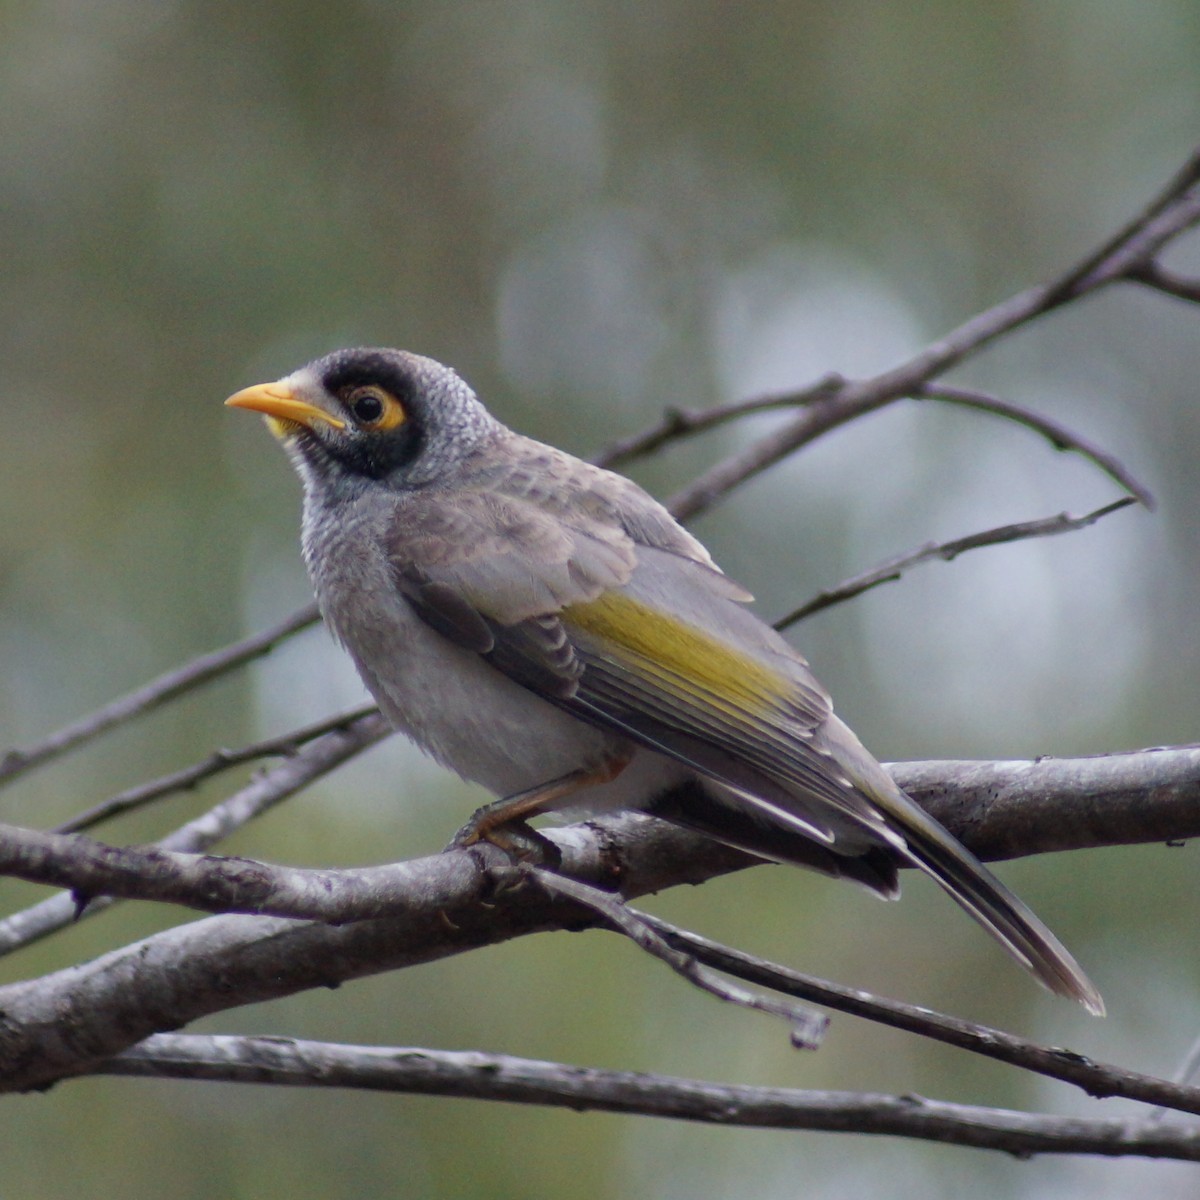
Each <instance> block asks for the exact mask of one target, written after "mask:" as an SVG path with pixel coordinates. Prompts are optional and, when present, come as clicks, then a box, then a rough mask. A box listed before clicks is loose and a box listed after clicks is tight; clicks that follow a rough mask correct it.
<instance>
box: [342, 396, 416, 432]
mask: <svg viewBox="0 0 1200 1200" xmlns="http://www.w3.org/2000/svg"><path fill="white" fill-rule="evenodd" d="M343 403H344V404H345V405H346V407H347V408H348V409H349V410H350V412H351V414H352V415H353V417H354V419H355V420H356V421H357V422H358V424H359V425H360V426H361V427H362V428H363V429H369V430H371V431H372V432H373V433H386V432H387V431H388V430H389V429H397V428H399V427H400V426H401V425H403V424H404V422H405V421H407V420H408V413H407V412H406V411H405V408H404V405H403V404H401V403H400V401H399V400H397V399H396V397H395V396H393V395H392V393H391V392H389V391H387V390H386V389H385V388H381V387H376V386H375V385H374V384H366V385H364V386H363V387H356V388H354V390H353V391H351V392H350V394H349V395H348V396H347V397H346V398H345V400H344V401H343ZM376 412H377V413H378V415H374V414H375V413H376Z"/></svg>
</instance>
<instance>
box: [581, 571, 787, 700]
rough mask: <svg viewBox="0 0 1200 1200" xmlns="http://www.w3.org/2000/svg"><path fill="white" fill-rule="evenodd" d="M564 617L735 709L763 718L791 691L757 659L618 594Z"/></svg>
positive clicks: (589, 604) (782, 679)
mask: <svg viewBox="0 0 1200 1200" xmlns="http://www.w3.org/2000/svg"><path fill="white" fill-rule="evenodd" d="M561 615H562V617H563V618H564V619H565V620H566V621H568V622H569V623H571V624H573V625H575V626H577V627H578V628H579V629H581V630H582V631H583V632H585V633H588V634H591V635H592V636H593V637H595V638H599V639H602V640H604V641H606V642H609V643H611V644H613V645H614V646H619V647H621V648H622V649H624V650H626V651H628V652H629V653H631V654H633V655H635V656H637V657H639V658H642V659H644V660H646V662H647V663H649V664H652V665H653V666H654V667H657V668H660V669H662V670H665V671H668V672H670V673H671V674H673V675H675V676H677V677H678V678H679V679H680V680H681V681H683V682H684V683H685V684H686V685H687V687H688V690H693V689H695V690H703V691H706V692H708V693H709V694H710V695H711V696H712V697H713V698H714V699H718V698H719V700H720V701H723V702H725V704H728V705H730V706H732V707H737V708H744V709H746V710H748V711H750V712H752V713H763V712H766V711H769V710H771V709H774V708H776V707H777V705H778V703H779V702H780V701H781V700H785V699H786V698H787V697H788V696H789V695H790V694H791V693H792V690H793V684H792V682H791V680H789V679H788V678H787V676H785V675H782V674H780V673H779V672H778V671H773V670H771V669H770V668H769V667H766V666H764V665H763V664H762V663H761V662H760V661H758V660H757V659H755V658H751V657H750V656H749V655H746V654H741V653H739V652H738V651H737V650H733V649H731V648H730V647H729V646H728V645H726V644H725V643H723V642H721V641H719V640H718V639H717V638H715V637H713V636H711V635H710V634H707V633H704V632H703V631H701V630H699V629H697V628H696V627H695V626H693V625H688V624H685V623H684V622H682V621H679V620H676V619H675V618H674V617H672V616H670V615H668V614H666V613H661V612H658V611H657V610H655V609H653V608H651V607H650V606H649V605H647V604H643V603H641V602H640V601H637V600H633V599H630V597H628V596H624V595H622V594H621V593H620V592H605V593H604V595H602V596H600V597H599V598H598V599H596V600H592V601H589V602H588V603H586V604H571V605H568V606H567V607H566V608H564V609H563V610H562V614H561ZM724 706H725V705H724V704H721V705H720V707H724Z"/></svg>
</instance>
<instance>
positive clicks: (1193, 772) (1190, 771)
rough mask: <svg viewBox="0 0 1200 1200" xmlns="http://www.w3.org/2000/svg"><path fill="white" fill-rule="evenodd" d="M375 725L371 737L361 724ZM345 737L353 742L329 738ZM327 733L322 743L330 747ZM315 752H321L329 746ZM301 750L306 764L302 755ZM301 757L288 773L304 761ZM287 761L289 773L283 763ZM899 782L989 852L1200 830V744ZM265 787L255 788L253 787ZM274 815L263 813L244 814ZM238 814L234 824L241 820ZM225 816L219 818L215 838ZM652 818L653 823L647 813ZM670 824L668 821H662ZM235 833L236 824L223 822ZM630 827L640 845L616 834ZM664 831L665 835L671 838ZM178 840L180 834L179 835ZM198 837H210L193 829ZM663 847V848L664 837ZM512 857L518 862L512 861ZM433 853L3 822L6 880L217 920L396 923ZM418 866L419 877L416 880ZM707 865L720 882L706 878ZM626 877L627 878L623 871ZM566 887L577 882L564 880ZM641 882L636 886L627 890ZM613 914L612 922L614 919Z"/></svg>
mask: <svg viewBox="0 0 1200 1200" xmlns="http://www.w3.org/2000/svg"><path fill="white" fill-rule="evenodd" d="M362 726H365V729H363V728H361V727H362ZM381 726H382V718H380V717H377V716H370V717H363V718H360V722H359V725H358V726H355V727H351V730H350V731H344V732H345V734H346V735H348V736H347V737H346V740H345V741H343V742H341V743H340V744H339V745H337V746H335V747H323V749H329V750H330V751H331V753H329V754H327V755H326V756H325V757H323V758H322V759H320V760H319V761H320V769H321V770H328V769H330V767H331V766H332V765H335V763H336V761H338V759H339V757H340V758H344V757H346V756H347V755H348V754H350V753H352V752H354V751H355V750H357V749H358V748H360V744H361V743H360V741H358V740H356V738H355V736H354V735H355V734H357V735H358V737H359V738H362V737H366V738H371V737H376V736H381V733H382V731H381V728H380V727H381ZM325 736H326V738H338V737H340V736H343V735H341V734H337V733H335V734H327V735H325ZM323 741H324V739H322V742H323ZM314 745H321V743H320V742H318V743H315V744H314ZM298 758H299V756H297V759H298ZM297 759H291V760H288V762H287V763H286V764H282V767H288V766H293V765H295V764H296V763H297ZM282 767H281V768H280V769H282ZM315 769H316V768H315V767H314V765H313V763H312V762H306V763H304V764H301V769H300V770H295V771H293V772H290V773H288V774H287V775H286V776H285V777H284V778H285V780H286V784H285V783H284V782H281V781H280V780H278V779H276V780H274V781H273V782H272V785H271V786H270V787H269V788H265V789H261V790H260V792H259V793H258V795H259V797H260V799H261V797H262V796H264V795H265V796H266V797H267V798H269V802H276V801H277V799H278V798H279V795H280V793H281V791H282V790H283V789H284V787H285V786H286V787H287V788H291V789H292V790H294V789H295V787H297V786H300V785H301V781H303V782H307V780H308V778H310V777H311V776H312V773H313V771H314V770H315ZM890 769H891V770H892V774H893V776H894V777H895V778H896V780H897V782H898V783H899V784H900V786H901V787H903V788H904V789H905V790H906V791H907V792H908V793H909V794H910V795H911V796H913V798H914V799H916V800H917V801H918V802H919V803H921V804H922V805H923V806H924V807H925V808H927V809H928V811H929V812H931V813H932V814H933V815H934V816H935V817H936V818H937V819H938V820H939V821H940V822H941V823H942V824H943V825H944V826H945V827H946V828H947V829H948V830H949V831H950V832H951V833H952V834H954V835H955V836H956V837H958V838H959V839H960V840H961V841H962V842H964V844H966V845H967V846H968V847H969V848H970V849H972V850H973V851H974V852H975V853H976V854H978V855H979V856H980V857H981V858H985V859H997V858H1011V857H1020V856H1023V855H1026V854H1031V853H1041V852H1044V851H1047V850H1066V849H1079V848H1083V847H1093V846H1100V845H1126V844H1136V843H1143V842H1154V841H1163V840H1167V839H1171V838H1182V837H1192V836H1197V835H1200V807H1198V806H1197V805H1196V800H1197V797H1198V795H1200V749H1197V748H1190V747H1189V748H1176V749H1172V750H1150V751H1142V752H1140V753H1131V754H1125V755H1111V756H1105V757H1100V758H1084V759H1050V758H1046V759H1039V760H1037V761H1035V762H1028V761H1018V762H1001V763H988V762H982V763H981V762H959V763H953V762H952V763H941V762H937V763H907V764H898V765H895V766H893V767H892V768H890ZM252 786H253V785H252ZM243 807H244V808H247V809H248V808H253V811H255V812H257V811H261V809H260V808H258V807H257V806H248V805H247V806H243ZM223 815H226V819H228V815H227V814H223ZM213 816H214V814H213V813H210V814H207V815H206V818H205V820H206V821H207V823H208V828H209V831H210V836H213V837H214V838H215V837H216V836H219V834H218V832H217V830H216V829H214V828H213ZM647 820H648V819H647ZM653 824H655V825H657V824H658V822H653ZM600 828H604V829H605V831H606V834H605V836H606V838H608V839H609V841H608V842H607V843H606V852H608V853H610V854H611V853H616V852H617V850H618V847H619V851H620V854H621V856H622V861H623V865H622V871H623V872H625V873H626V874H627V873H628V872H629V871H630V869H631V867H630V863H631V862H632V861H635V860H636V856H637V855H638V853H639V846H638V840H639V839H640V838H641V837H642V836H643V835H644V834H645V833H646V826H645V825H643V824H639V823H635V824H634V825H633V826H623V825H622V824H621V823H620V822H619V821H616V822H615V823H614V822H613V821H609V822H595V821H593V822H588V823H586V824H585V825H583V826H572V827H569V828H568V829H565V830H553V831H551V834H552V837H553V840H556V841H562V840H563V839H564V838H565V837H570V836H571V831H572V830H576V831H578V835H579V837H580V838H581V839H584V841H586V840H587V839H589V838H590V837H592V836H594V833H589V830H591V831H595V830H597V829H600ZM222 829H223V830H224V827H222ZM614 829H621V830H622V836H623V837H626V838H629V840H628V841H623V842H622V841H618V840H617V839H616V835H614V833H613V832H612V831H613V830H614ZM661 836H662V835H659V834H656V835H655V837H656V838H659V837H661ZM682 836H684V837H685V839H688V840H686V841H685V842H683V843H680V844H677V845H676V847H675V849H674V851H673V853H674V854H675V855H676V856H677V857H676V863H677V864H678V863H681V862H683V861H685V860H686V858H687V855H688V853H689V851H690V850H698V849H699V848H700V846H702V845H704V843H705V839H703V838H695V837H692V836H691V835H682ZM172 840H173V841H178V840H180V839H179V836H178V835H175V836H174V837H173V839H172ZM192 840H193V841H196V840H202V839H198V838H196V837H195V834H194V831H193V833H192ZM584 841H579V842H576V843H574V846H575V852H576V854H580V853H582V854H583V858H582V859H581V860H580V862H579V863H577V866H579V865H582V869H583V872H584V876H583V877H584V878H597V879H599V880H600V881H601V882H604V881H605V880H607V879H608V878H609V877H610V876H609V873H608V872H609V868H608V867H606V866H605V865H604V864H603V862H602V859H601V858H598V857H597V855H598V854H599V850H598V848H597V847H596V846H591V847H589V848H587V849H584ZM654 844H655V845H660V844H661V843H660V842H658V841H656V842H655V843H654ZM505 861H507V860H505ZM700 861H701V865H699V866H697V865H696V864H695V863H692V864H690V865H689V867H688V868H686V870H687V874H686V877H685V876H683V875H682V874H680V873H678V872H677V873H676V874H674V875H671V874H670V873H669V872H668V873H667V874H666V875H665V876H663V875H659V876H658V886H666V885H667V884H668V883H679V882H685V881H686V882H695V881H696V880H697V878H705V877H708V875H711V874H713V873H723V872H724V871H728V870H734V869H737V868H739V867H742V866H747V865H750V864H752V863H754V862H755V861H756V860H755V859H753V858H752V857H751V856H749V855H737V854H736V852H732V851H731V852H728V853H727V854H726V855H724V856H721V855H718V856H716V857H715V858H711V857H710V858H709V859H708V860H707V863H708V865H707V866H705V865H703V862H704V860H703V856H702V858H701V860H700ZM436 862H437V859H436V857H435V858H433V859H417V860H412V861H410V862H407V863H397V864H390V865H386V866H380V867H364V868H357V869H355V870H315V869H308V870H305V869H300V868H293V867H282V866H272V865H269V864H267V863H260V862H254V861H252V860H249V859H241V858H204V857H198V856H196V855H194V854H184V853H178V852H176V851H174V849H173V848H170V847H168V846H167V845H166V840H164V842H163V843H161V844H159V845H158V846H125V847H116V846H109V845H107V844H105V843H102V842H98V841H95V840H93V839H92V838H89V837H86V836H84V835H82V834H55V833H42V832H38V831H35V830H29V829H22V828H20V827H17V826H12V825H0V874H6V875H11V876H15V877H17V878H20V879H26V880H29V881H30V882H34V883H49V884H52V885H55V886H60V887H67V888H70V889H72V891H74V892H76V893H82V894H83V895H84V896H89V897H90V896H98V895H112V896H121V897H126V898H132V899H143V900H156V901H160V902H165V903H176V904H183V905H187V906H188V907H191V908H196V909H200V910H201V911H205V912H240V913H255V914H269V915H272V916H279V917H294V918H304V919H314V920H325V921H358V920H364V919H369V918H373V917H378V916H384V915H392V914H394V913H396V912H397V911H401V910H403V909H404V908H405V907H406V906H407V904H408V903H409V899H410V896H411V891H410V889H411V887H412V886H413V879H414V878H418V877H423V876H424V874H425V873H427V872H428V871H435V872H436V871H437V869H438V868H436V867H434V866H431V865H429V864H433V863H436ZM413 871H415V872H416V876H412V875H411V872H413ZM705 871H707V872H708V875H705V874H703V872H705ZM622 878H623V879H624V876H622ZM563 886H565V885H563ZM627 886H628V883H627V880H625V881H624V882H623V887H627ZM604 915H605V916H606V918H611V914H610V913H608V912H605V913H604Z"/></svg>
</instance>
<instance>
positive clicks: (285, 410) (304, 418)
mask: <svg viewBox="0 0 1200 1200" xmlns="http://www.w3.org/2000/svg"><path fill="white" fill-rule="evenodd" d="M225 403H226V404H227V405H229V407H230V408H248V409H250V410H251V411H253V412H260V413H262V414H263V415H264V416H267V417H273V418H274V419H275V420H277V421H284V422H287V423H289V424H292V425H303V426H304V427H305V428H307V429H311V428H312V427H313V425H315V424H316V423H317V422H319V421H324V422H325V424H326V425H332V426H333V428H334V429H345V428H346V422H345V421H339V420H338V419H337V417H334V416H330V414H329V413H327V412H326V411H325V410H324V409H323V408H318V407H317V406H316V405H315V404H309V403H308V401H307V400H299V399H297V398H296V394H295V393H294V392H293V391H292V390H291V388H289V387H285V386H284V385H283V384H282V383H256V384H255V385H254V387H248V388H243V389H242V390H241V391H240V392H236V393H234V395H232V396H230V397H229V399H228V400H226V401H225Z"/></svg>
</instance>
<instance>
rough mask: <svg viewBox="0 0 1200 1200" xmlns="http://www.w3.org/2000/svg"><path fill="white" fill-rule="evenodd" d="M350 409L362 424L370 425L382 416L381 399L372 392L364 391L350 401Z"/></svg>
mask: <svg viewBox="0 0 1200 1200" xmlns="http://www.w3.org/2000/svg"><path fill="white" fill-rule="evenodd" d="M350 411H351V412H352V413H354V415H355V417H357V418H358V420H360V421H361V422H362V423H363V424H364V425H370V424H372V422H374V421H378V420H379V418H380V417H382V416H383V401H382V400H380V398H379V397H378V396H377V395H375V393H374V392H364V393H363V394H362V395H360V396H356V397H355V398H354V399H353V400H351V401H350Z"/></svg>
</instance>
